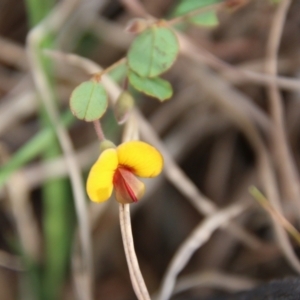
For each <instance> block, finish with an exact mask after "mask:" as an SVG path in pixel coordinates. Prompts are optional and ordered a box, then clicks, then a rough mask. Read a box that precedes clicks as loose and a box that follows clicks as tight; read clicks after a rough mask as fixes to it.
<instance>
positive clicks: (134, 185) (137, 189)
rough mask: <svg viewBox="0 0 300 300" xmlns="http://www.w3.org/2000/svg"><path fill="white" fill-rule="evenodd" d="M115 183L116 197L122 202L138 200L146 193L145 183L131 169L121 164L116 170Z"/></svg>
mask: <svg viewBox="0 0 300 300" xmlns="http://www.w3.org/2000/svg"><path fill="white" fill-rule="evenodd" d="M113 184H114V187H115V193H116V199H117V201H118V202H120V203H123V204H125V203H132V202H137V201H138V200H139V199H140V198H141V197H142V196H143V194H144V190H145V187H144V184H143V182H141V181H140V180H138V179H137V178H136V177H135V175H134V174H133V173H132V171H131V170H129V169H128V168H124V167H123V166H119V167H118V169H117V170H116V172H115V175H114V179H113Z"/></svg>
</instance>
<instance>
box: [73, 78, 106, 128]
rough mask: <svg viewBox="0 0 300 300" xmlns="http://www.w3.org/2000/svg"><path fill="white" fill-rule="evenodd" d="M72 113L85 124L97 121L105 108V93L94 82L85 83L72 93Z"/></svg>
mask: <svg viewBox="0 0 300 300" xmlns="http://www.w3.org/2000/svg"><path fill="white" fill-rule="evenodd" d="M70 108H71V111H72V113H73V114H74V115H75V116H76V117H77V118H78V119H80V120H84V121H87V122H91V121H95V120H98V119H99V118H101V117H102V116H103V114H104V113H105V111H106V108H107V93H106V90H105V89H104V87H103V86H102V85H101V84H99V83H97V82H96V81H85V82H83V83H81V84H80V85H79V86H78V87H76V88H75V90H74V91H73V93H72V95H71V98H70Z"/></svg>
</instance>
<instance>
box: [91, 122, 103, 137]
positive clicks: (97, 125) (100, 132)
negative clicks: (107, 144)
mask: <svg viewBox="0 0 300 300" xmlns="http://www.w3.org/2000/svg"><path fill="white" fill-rule="evenodd" d="M93 124H94V128H95V131H96V134H97V137H98V139H99V141H100V142H102V141H103V140H105V135H104V132H103V130H102V126H101V123H100V120H96V121H94V122H93Z"/></svg>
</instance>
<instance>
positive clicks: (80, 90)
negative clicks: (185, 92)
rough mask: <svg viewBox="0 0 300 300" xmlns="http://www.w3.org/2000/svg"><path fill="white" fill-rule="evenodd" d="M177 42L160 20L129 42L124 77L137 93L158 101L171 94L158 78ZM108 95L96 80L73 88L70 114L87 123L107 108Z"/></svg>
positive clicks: (172, 56) (172, 57)
mask: <svg viewBox="0 0 300 300" xmlns="http://www.w3.org/2000/svg"><path fill="white" fill-rule="evenodd" d="M178 51H179V45H178V41H177V37H176V35H175V33H174V32H173V31H172V30H171V29H169V28H167V27H166V26H165V23H164V22H163V21H158V22H157V23H155V24H153V25H151V26H150V27H148V28H146V29H145V30H144V31H143V32H142V33H141V34H140V35H138V36H137V37H136V39H135V40H134V41H133V43H132V45H131V47H130V49H129V51H128V55H127V61H128V68H129V70H128V79H129V82H130V84H131V85H132V86H133V87H134V88H135V89H137V90H138V91H140V92H143V93H145V94H147V95H149V96H152V97H155V98H157V99H159V100H160V101H163V100H166V99H168V98H170V97H171V96H172V92H173V91H172V87H171V84H170V83H169V82H168V81H166V80H164V79H162V78H160V77H158V76H159V75H161V74H162V73H164V72H165V71H167V70H168V69H169V68H170V67H171V66H172V64H173V63H174V62H175V60H176V57H177V54H178ZM107 102H108V97H107V93H106V91H105V89H104V87H103V86H102V85H101V84H100V83H99V82H98V80H96V79H92V80H91V81H86V82H83V83H82V84H80V85H79V86H78V87H76V88H75V90H74V91H73V93H72V95H71V99H70V107H71V111H72V113H73V114H74V115H75V116H76V117H77V118H78V119H80V120H84V121H87V122H91V121H95V120H97V119H100V118H101V117H102V116H103V114H104V113H105V111H106V109H107Z"/></svg>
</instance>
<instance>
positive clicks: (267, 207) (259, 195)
mask: <svg viewBox="0 0 300 300" xmlns="http://www.w3.org/2000/svg"><path fill="white" fill-rule="evenodd" d="M249 192H250V194H251V195H252V196H253V197H254V198H255V199H256V200H257V201H258V202H259V204H260V205H261V206H262V207H263V208H264V209H265V210H266V211H267V212H268V213H269V214H270V215H271V216H272V217H273V218H274V219H276V221H279V222H280V223H281V225H282V226H283V227H284V228H285V230H286V231H287V232H288V233H289V234H290V235H291V236H292V237H293V238H294V239H295V241H296V242H297V243H298V245H300V233H299V231H298V230H297V229H296V228H295V227H294V226H293V225H292V224H291V223H290V222H289V221H288V220H287V219H286V218H285V217H284V216H283V215H282V214H280V213H279V212H278V211H277V210H276V209H275V208H273V207H272V206H271V204H270V203H269V201H268V200H267V199H266V197H265V196H264V195H263V194H262V193H261V192H260V191H259V190H258V189H257V188H256V187H254V186H252V187H250V188H249Z"/></svg>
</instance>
